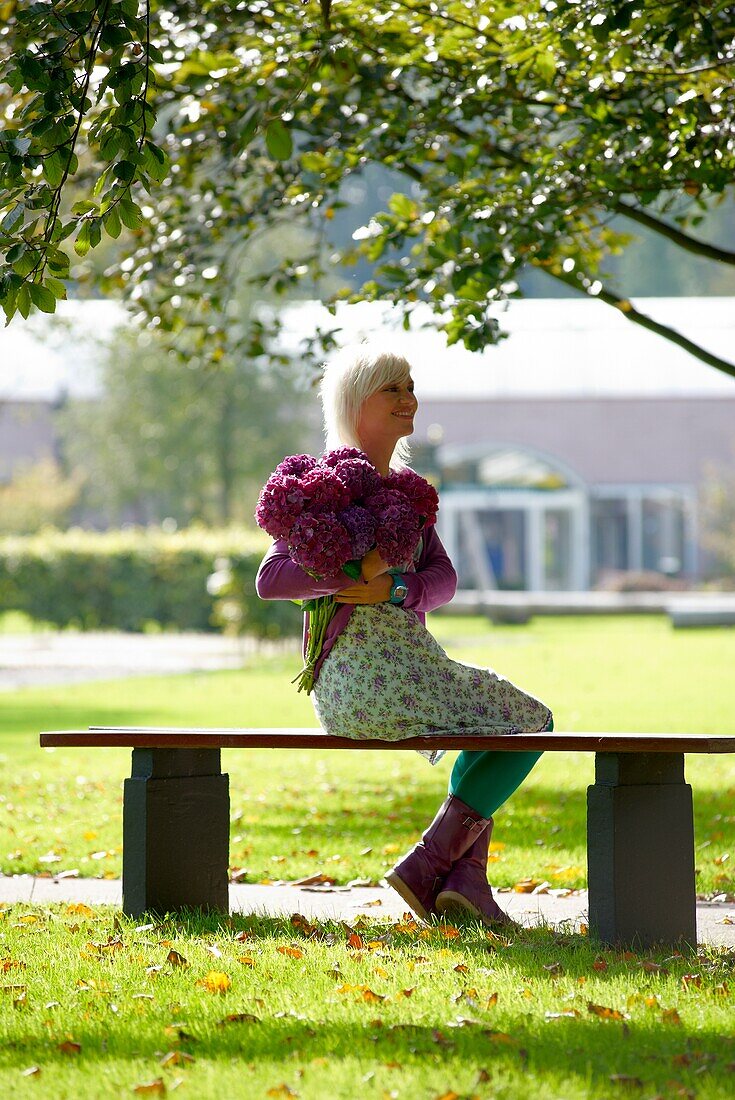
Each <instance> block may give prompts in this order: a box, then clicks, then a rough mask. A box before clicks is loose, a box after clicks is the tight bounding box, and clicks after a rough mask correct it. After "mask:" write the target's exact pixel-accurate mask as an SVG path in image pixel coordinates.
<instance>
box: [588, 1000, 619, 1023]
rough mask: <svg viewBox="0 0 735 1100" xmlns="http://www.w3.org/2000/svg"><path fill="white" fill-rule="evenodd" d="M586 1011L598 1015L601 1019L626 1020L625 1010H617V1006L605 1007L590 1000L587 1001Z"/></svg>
mask: <svg viewBox="0 0 735 1100" xmlns="http://www.w3.org/2000/svg"><path fill="white" fill-rule="evenodd" d="M587 1011H588V1012H591V1013H592V1015H593V1016H599V1017H600V1019H601V1020H626V1019H628V1014H627V1012H619V1011H618V1009H617V1008H607V1007H606V1006H605V1005H596V1004H593V1002H592V1001H588V1002H587Z"/></svg>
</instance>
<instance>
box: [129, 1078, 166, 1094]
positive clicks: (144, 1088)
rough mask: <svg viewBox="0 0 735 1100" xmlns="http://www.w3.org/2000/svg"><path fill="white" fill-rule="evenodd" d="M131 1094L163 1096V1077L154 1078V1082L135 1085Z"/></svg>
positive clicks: (164, 1090) (164, 1092) (164, 1086)
mask: <svg viewBox="0 0 735 1100" xmlns="http://www.w3.org/2000/svg"><path fill="white" fill-rule="evenodd" d="M133 1092H139V1093H144V1094H148V1095H149V1096H165V1095H166V1085H165V1083H164V1080H163V1077H156V1079H155V1081H146V1082H145V1083H144V1084H141V1085H136V1086H135V1088H134V1089H133Z"/></svg>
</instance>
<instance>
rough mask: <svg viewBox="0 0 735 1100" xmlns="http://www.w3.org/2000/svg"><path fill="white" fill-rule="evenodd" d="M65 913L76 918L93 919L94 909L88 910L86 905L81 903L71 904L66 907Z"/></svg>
mask: <svg viewBox="0 0 735 1100" xmlns="http://www.w3.org/2000/svg"><path fill="white" fill-rule="evenodd" d="M65 912H67V913H69V914H70V915H73V916H76V917H93V916H94V909H90V908H89V906H88V905H85V904H84V903H83V902H81V901H75V902H72V904H71V905H67V907H66V910H65Z"/></svg>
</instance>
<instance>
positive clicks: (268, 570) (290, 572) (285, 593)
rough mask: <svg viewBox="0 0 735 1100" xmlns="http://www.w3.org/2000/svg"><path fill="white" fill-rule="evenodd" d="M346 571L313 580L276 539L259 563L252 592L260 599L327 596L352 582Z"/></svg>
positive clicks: (297, 598)
mask: <svg viewBox="0 0 735 1100" xmlns="http://www.w3.org/2000/svg"><path fill="white" fill-rule="evenodd" d="M354 583H355V582H354V581H353V580H351V579H350V578H349V577H348V576H347V574H346V573H341V572H340V573H338V574H337V576H336V577H326V578H322V579H321V580H315V578H314V577H310V576H309V574H308V573H305V572H304V570H303V569H302V568H301V566H300V565H296V563H295V562H293V561H291V558H290V557H289V555H288V544H287V542H286V540H285V539H277V540H276V541H275V542H274V543H273V545H272V546H271V548H270V550H269V551H268V553H267V554H266V555H265V557H264V558H263V560H262V562H261V563H260V568H259V569H258V574H257V576H256V578H255V591H256V592H257V593H258V595H259V596H260V598H261V600H308V599H311V598H312V597H313V596H331V595H332V594H333V593H335V592H339V591H341V589H343V588H347V586H348V585H350V584H354Z"/></svg>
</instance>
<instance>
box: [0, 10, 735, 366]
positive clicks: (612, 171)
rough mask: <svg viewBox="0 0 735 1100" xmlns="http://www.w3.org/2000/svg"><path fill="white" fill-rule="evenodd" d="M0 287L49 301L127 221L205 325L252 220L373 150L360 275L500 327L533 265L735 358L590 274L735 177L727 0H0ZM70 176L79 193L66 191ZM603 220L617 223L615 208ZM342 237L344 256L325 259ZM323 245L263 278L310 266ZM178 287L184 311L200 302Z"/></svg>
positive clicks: (144, 296)
mask: <svg viewBox="0 0 735 1100" xmlns="http://www.w3.org/2000/svg"><path fill="white" fill-rule="evenodd" d="M0 9H2V13H3V14H4V15H5V19H6V22H5V27H4V31H3V33H2V37H0V48H1V49H2V61H1V64H0V79H2V80H3V81H5V84H6V86H7V88H8V89H9V94H8V95H7V97H6V99H5V104H4V107H5V111H4V113H5V129H4V132H3V134H2V137H1V138H0V214H2V221H1V222H0V247H2V248H3V250H4V252H5V262H4V264H3V266H2V268H0V301H2V304H3V307H4V309H5V312H6V315H7V316H8V318H10V317H12V316H13V314H14V312H15V311H16V310H18V311H20V312H21V313H22V314H23V315H27V314H28V312H29V311H30V310H31V309H32V308H33V307H34V306H35V307H36V308H38V309H42V310H48V311H53V309H54V307H55V301H56V299H57V298H58V297H63V296H64V293H65V288H64V280H65V279H66V278H67V277H68V275H69V270H70V268H69V249H70V247H73V249H74V250H75V251H76V253H77V254H78V255H80V256H83V255H85V253H87V252H88V250H89V249H91V248H94V247H95V246H97V245H98V244H99V243H100V241H101V239H102V236H103V234H104V235H109V236H111V237H113V238H115V237H118V236H119V235H120V234H121V233H122V232H123V230H124V231H125V233H126V237H127V239H128V240H129V245H128V251H129V258H128V262H127V263H123V264H122V267H120V265H118V266H117V267H116V269H115V270H112V271H110V272H109V273H108V275H107V279H106V283H105V285H106V286H107V288H108V289H109V288H111V287H114V286H116V285H117V286H119V287H120V288H122V289H123V290H124V292H125V294H126V295H127V296H128V297H129V298H131V299H132V300H133V301H135V302H136V303H137V305H138V307H139V308H140V310H141V312H142V314H143V315H144V317H146V318H147V319H148V321H149V322H150V323H153V324H155V325H156V326H160V327H162V328H163V329H167V328H168V329H171V330H173V331H175V330H176V329H177V328H180V327H182V326H183V325H184V323H186V324H187V326H188V327H189V328H190V329H192V328H197V330H198V331H199V332H200V333H201V337H202V340H204V339H205V337H206V335H207V330H208V328H209V327H210V324H209V317H208V314H210V313H211V314H212V315H213V316H214V315H216V314H217V313H218V312H221V310H222V299H223V297H226V294H227V287H228V283H229V280H230V279H231V278H232V276H233V273H234V272H235V271H236V265H237V257H238V254H239V253H238V245H239V243H240V242H242V240H243V238H247V237H249V236H250V235H252V234H253V233H255V232H257V231H259V230H261V229H262V228H263V227H264V226H268V225H271V224H272V223H273V222H274V221H278V220H280V219H286V220H289V221H293V219H294V218H300V219H303V221H304V223H305V224H306V225H308V226H310V227H313V226H314V225H315V224H318V223H319V222H323V219H327V220H328V219H329V218H330V217H331V216H333V213H334V210H335V208H336V207H337V206H338V205H339V204H340V203H341V201H342V200H341V197H340V196H341V194H342V192H343V187H344V184H345V181H346V180H348V179H349V177H350V176H352V175H355V174H358V173H360V172H361V171H362V170H363V169H364V167H365V166H366V165H368V164H371V163H379V164H383V165H388V166H390V167H392V168H394V169H396V170H398V171H399V172H400V173H401V174H402V176H403V177H404V178H405V179H406V187H405V189H404V191H403V192H402V193H397V194H394V195H393V197H392V199H391V200H390V202H389V203H388V208H387V209H386V210H385V211H384V212H383V213H382V214H380V215H378V216H376V217H375V218H373V219H372V220H371V221H370V222H369V224H368V225H367V226H362V227H359V226H356V227H355V230H356V231H355V234H354V237H355V242H354V247H355V250H358V251H360V252H361V253H363V254H364V255H365V256H366V257H367V258H368V259H369V260H370V261H371V263H372V264H373V265H374V268H373V277H372V278H371V279H370V280H369V281H368V282H367V283H366V284H365V285H363V286H362V287H361V288H360V290H359V297H360V298H362V299H364V298H381V299H383V300H391V301H395V302H397V303H399V304H400V305H401V306H402V307H403V309H404V310H405V311H406V312H407V314H410V311H411V309H412V308H413V305H414V303H416V302H419V301H428V302H430V303H431V304H432V305H433V306H434V308H435V310H436V311H437V313H438V315H439V321H438V323H439V325H440V327H442V328H443V329H444V330H445V331H446V333H447V336H448V339H449V340H450V342H452V341H457V340H461V341H462V342H463V343H464V344H465V345H466V346H467V347H469V348H471V349H479V348H482V347H484V346H486V345H487V344H488V343H492V342H494V341H495V340H497V339H498V338H499V331H498V323H497V320H496V317H495V314H496V313H497V310H495V311H491V309H490V307H491V306H492V305H493V304H494V303H496V302H498V301H500V300H503V299H504V298H506V297H508V296H509V295H513V294H516V293H517V292H518V291H517V278H518V274H519V271H520V269H521V268H522V266H523V265H525V264H533V265H536V266H538V267H540V268H541V269H543V270H545V271H547V272H548V273H549V274H550V275H551V276H553V277H554V278H556V279H558V280H561V281H563V282H564V283H566V284H568V285H570V286H572V287H575V288H576V289H578V290H580V291H582V292H585V293H587V294H590V295H593V296H600V297H602V298H603V300H605V301H608V302H609V303H610V304H611V305H615V306H617V307H618V308H620V309H622V310H623V311H624V313H625V314H626V316H628V317H629V318H630V319H631V320H635V321H637V322H638V323H642V324H645V325H646V326H647V327H649V328H653V329H654V330H655V331H659V332H661V333H662V334H663V335H665V336H668V337H669V338H670V339H676V341H677V342H678V343H681V344H683V346H685V347H688V350H690V351H692V352H693V353H694V354H697V355H699V357H700V358H703V359H704V360H705V361H706V362H711V363H712V364H713V365H715V366H718V367H719V368H720V369H723V370H727V371H728V372H729V373H735V367H733V366H732V364H728V363H726V362H724V361H723V360H721V359H718V358H717V357H716V356H711V355H708V353H706V352H704V351H703V349H701V348H698V347H697V346H696V345H695V344H693V343H692V342H691V341H689V340H687V339H686V338H685V337H682V336H680V335H678V334H676V333H673V332H672V331H671V330H669V329H666V328H665V327H664V326H662V325H659V324H657V322H655V321H653V320H652V319H649V318H646V317H645V316H643V315H642V314H640V313H639V312H638V311H637V310H636V309H634V308H633V306H632V305H631V303H630V302H629V301H628V300H627V298H626V297H625V293H624V290H621V291H615V290H613V289H611V288H610V287H607V286H606V285H605V283H604V278H605V275H604V264H605V259H606V257H607V256H609V255H610V254H611V253H613V252H615V251H616V250H620V249H622V248H624V247H625V245H626V243H627V241H628V240H629V237H628V236H626V235H624V234H622V233H621V232H620V231H619V229H615V228H613V227H612V226H611V225H610V224H609V223H610V221H611V219H612V218H616V219H619V218H620V216H621V215H622V216H623V217H625V218H627V219H629V221H630V224H631V227H634V226H635V225H636V224H642V225H645V226H646V227H647V228H649V229H653V230H654V231H656V232H659V233H661V234H663V235H664V236H666V237H667V238H668V239H670V240H673V241H674V242H675V243H677V244H678V245H680V246H681V247H682V248H683V249H685V250H687V251H689V252H692V253H695V254H698V255H704V256H707V257H708V258H709V259H711V260H713V261H714V262H719V263H725V264H732V263H733V262H735V256H734V255H733V253H732V252H731V251H729V250H727V249H725V248H722V247H720V246H719V245H718V244H712V243H708V242H706V241H702V240H700V239H699V238H698V237H697V235H696V234H697V225H698V223H699V221H700V220H701V218H702V215H703V212H704V211H705V210H706V209H707V208H708V206H711V205H712V203H716V202H718V201H724V200H725V199H726V197H727V191H726V189H727V188H728V186H729V185H730V184H731V181H732V179H733V167H734V164H733V161H734V159H735V158H734V156H733V133H732V119H733V117H734V112H735V88H734V85H733V80H732V76H733V73H732V61H733V34H734V30H735V9H733V6H732V4H730V3H729V2H725V0H719V2H718V0H716V2H714V3H707V4H694V3H692V4H689V3H688V4H681V3H679V2H678V0H677V2H674V0H657V2H652V0H576V2H572V0H517V2H513V3H511V2H495V0H488V2H480V0H445V2H443V3H441V4H433V3H431V4H430V3H428V0H392V2H389V3H386V4H380V5H376V4H374V3H367V2H365V0H341V2H336V3H330V2H329V0H321V3H320V4H317V3H315V2H313V0H309V2H307V3H303V2H301V0H272V2H269V0H255V2H251V3H244V2H241V3H236V2H231V0H197V2H196V3H194V2H191V0H171V2H162V0H149V2H146V3H141V4H138V3H137V0H56V2H54V3H44V2H35V3H31V4H30V5H27V6H20V5H16V3H15V2H14V0H5V2H4V3H0ZM71 190H73V195H74V201H73V204H69V203H68V202H67V204H66V205H65V202H64V199H65V196H66V195H67V194H68V193H70V191H71ZM616 224H618V223H617V222H616ZM336 260H341V261H343V262H345V261H349V256H345V255H342V256H332V257H328V258H327V263H329V262H334V261H336ZM324 270H325V255H324V250H323V249H320V248H318V247H314V248H310V249H307V250H305V253H304V255H303V256H300V257H299V258H298V261H291V262H289V263H286V264H284V265H283V266H282V267H281V268H280V269H279V271H278V272H277V273H274V272H271V273H270V274H269V276H268V280H269V286H270V287H271V288H273V289H276V290H285V289H287V288H288V287H289V286H291V285H292V284H295V283H298V281H299V280H300V279H303V278H304V277H309V278H311V279H314V278H319V277H320V275H322V274H323V272H324ZM190 306H191V307H192V309H191V310H190V308H189V307H190Z"/></svg>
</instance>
